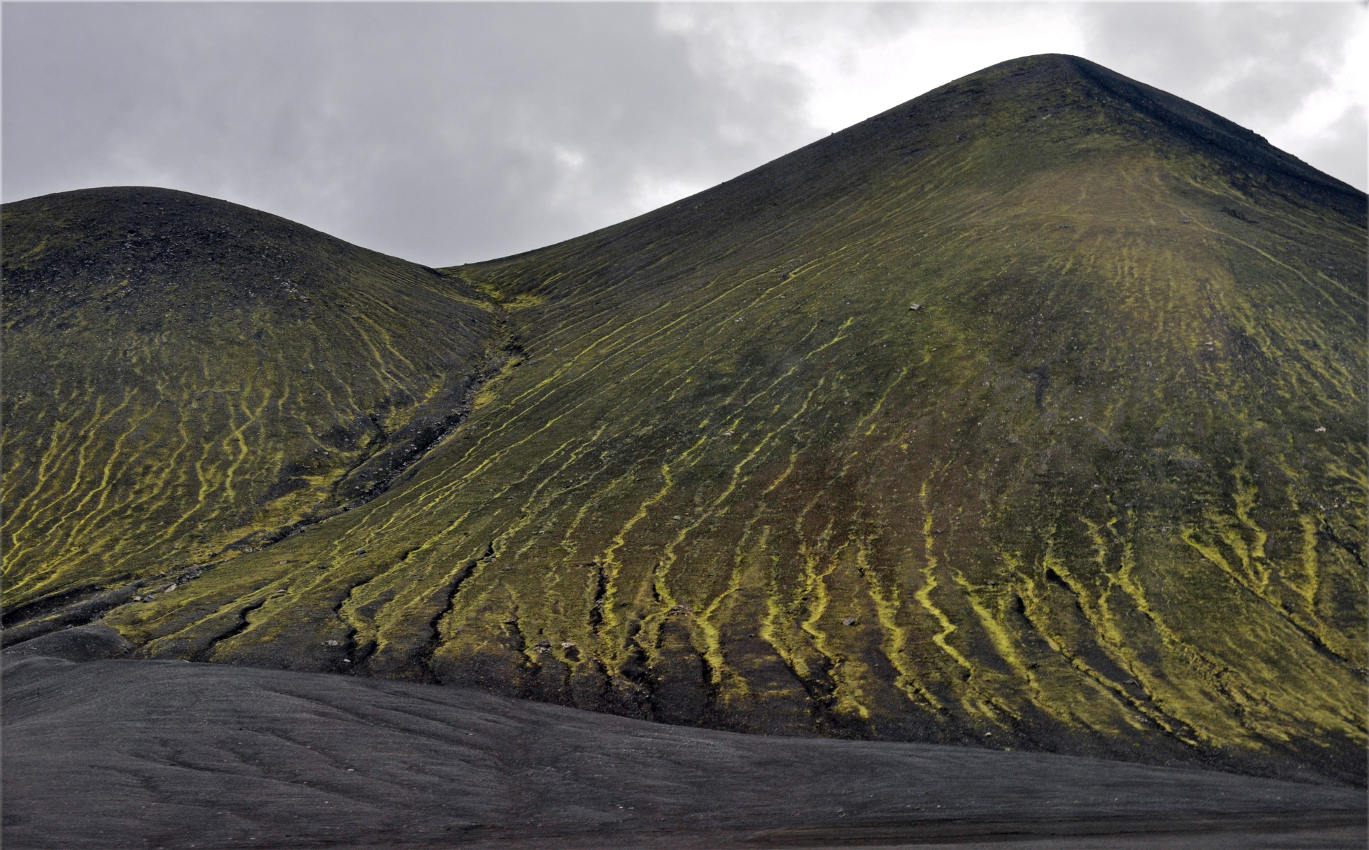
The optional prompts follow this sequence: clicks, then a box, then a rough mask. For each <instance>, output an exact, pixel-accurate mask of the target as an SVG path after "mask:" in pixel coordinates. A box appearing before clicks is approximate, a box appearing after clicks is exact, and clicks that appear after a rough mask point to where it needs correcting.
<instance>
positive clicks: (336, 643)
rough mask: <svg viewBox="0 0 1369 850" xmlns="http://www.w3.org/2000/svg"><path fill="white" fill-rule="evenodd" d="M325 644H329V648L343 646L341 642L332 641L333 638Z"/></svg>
mask: <svg viewBox="0 0 1369 850" xmlns="http://www.w3.org/2000/svg"><path fill="white" fill-rule="evenodd" d="M324 643H325V644H327V645H328V646H341V645H342V644H341V642H340V641H336V640H332V639H331V638H330V639H328V640H325V641H324Z"/></svg>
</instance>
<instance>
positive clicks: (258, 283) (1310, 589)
mask: <svg viewBox="0 0 1369 850" xmlns="http://www.w3.org/2000/svg"><path fill="white" fill-rule="evenodd" d="M4 237H5V254H4V275H5V284H4V285H5V300H6V317H5V322H6V351H5V372H6V382H5V390H4V402H5V415H6V422H7V425H6V430H5V435H4V440H5V442H4V463H5V467H4V470H5V487H6V489H5V491H4V499H5V520H4V521H5V526H4V534H5V537H4V543H5V548H6V563H5V569H6V584H7V588H6V603H5V604H6V624H7V626H9V627H10V628H8V629H7V640H10V641H15V640H19V639H21V638H24V637H29V636H32V635H37V634H41V633H43V632H47V631H51V630H52V629H54V628H57V627H60V626H63V625H68V624H71V623H77V622H86V621H89V620H92V619H97V618H98V619H100V620H101V621H102V622H103V623H104V624H106V625H108V626H112V627H113V628H115V629H117V630H118V631H119V632H120V633H121V634H122V635H123V637H124V638H125V639H127V640H129V641H132V643H133V644H135V645H136V646H137V647H138V653H139V654H141V655H143V656H148V657H154V658H185V659H192V660H207V661H218V662H225V663H231V664H241V665H248V666H264V667H280V668H289V669H295V670H311V671H334V672H348V673H356V674H361V675H367V676H374V677H386V678H399V679H410V680H415V681H421V682H438V683H445V684H466V685H478V686H481V687H484V688H487V689H493V690H496V691H500V692H502V693H505V694H509V695H516V696H524V697H532V698H535V699H540V700H545V701H553V702H561V703H565V704H569V705H574V706H579V707H583V708H591V709H596V710H601V711H609V712H614V713H619V714H627V715H631V716H635V717H640V718H646V719H654V720H664V721H669V722H674V723H685V724H697V725H707V726H715V727H721V728H726V729H732V730H741V731H763V732H770V733H797V734H811V733H814V732H816V733H818V734H823V735H835V736H851V737H867V738H878V739H894V740H914V741H935V742H947V743H973V744H976V745H980V746H984V745H988V746H993V747H1011V748H1026V749H1041V750H1052V751H1058V752H1066V753H1076V754H1089V755H1102V756H1110V757H1119V758H1126V759H1133V760H1149V761H1174V762H1187V763H1203V764H1212V765H1216V766H1220V767H1222V768H1225V769H1235V770H1243V771H1251V772H1257V773H1267V774H1272V775H1279V776H1305V775H1308V774H1309V773H1310V774H1315V775H1319V776H1323V777H1329V778H1332V779H1335V780H1339V781H1353V782H1359V783H1362V782H1363V781H1364V771H1365V767H1364V759H1363V752H1364V747H1365V744H1366V708H1365V706H1366V698H1369V686H1367V685H1366V668H1367V667H1369V658H1367V657H1366V654H1367V653H1366V637H1367V636H1366V617H1367V616H1369V611H1367V610H1366V576H1365V566H1364V562H1363V550H1362V546H1363V542H1364V529H1365V525H1366V499H1365V494H1366V454H1367V453H1369V451H1367V449H1366V444H1365V433H1364V409H1365V401H1366V392H1365V372H1366V370H1365V366H1366V363H1369V352H1366V329H1367V328H1369V320H1367V318H1366V297H1365V285H1364V284H1365V279H1364V269H1365V266H1366V249H1365V245H1366V198H1365V196H1364V195H1363V194H1362V193H1360V192H1358V191H1356V190H1354V189H1351V188H1350V187H1348V186H1345V185H1344V184H1341V183H1339V182H1338V181H1335V180H1334V179H1332V178H1330V177H1327V176H1326V175H1323V174H1320V173H1319V172H1317V171H1315V170H1314V169H1311V168H1310V167H1308V166H1307V165H1305V164H1303V163H1301V162H1299V161H1298V160H1296V159H1294V158H1293V157H1291V156H1289V155H1287V154H1285V153H1283V152H1281V151H1278V150H1276V149H1274V148H1273V147H1271V146H1270V145H1268V143H1267V142H1265V141H1264V140H1263V139H1261V138H1260V137H1258V136H1256V135H1255V134H1253V133H1250V132H1249V131H1247V130H1244V129H1242V128H1240V127H1237V126H1236V125H1234V124H1231V123H1230V122H1228V121H1225V120H1224V119H1222V118H1220V117H1218V116H1216V115H1213V114H1211V113H1208V112H1206V111H1204V110H1202V109H1200V108H1199V107H1196V106H1194V105H1193V104H1189V103H1187V102H1184V101H1181V100H1179V99H1178V98H1175V97H1173V96H1171V95H1168V94H1166V93H1164V92H1160V91H1158V90H1156V89H1153V88H1150V87H1147V86H1144V85H1142V84H1140V83H1137V82H1134V81H1131V80H1128V79H1126V78H1123V77H1121V76H1119V75H1117V74H1114V73H1112V72H1110V71H1108V70H1106V69H1104V68H1101V67H1099V66H1097V65H1094V64H1092V63H1090V62H1087V61H1085V60H1082V59H1078V58H1074V57H1067V56H1055V55H1048V56H1037V57H1028V58H1025V59H1020V60H1015V61H1012V62H1007V63H1003V64H1001V65H996V66H994V67H992V68H989V69H986V70H985V71H981V72H979V73H977V74H973V75H971V76H969V77H965V78H963V79H960V80H957V81H955V82H953V83H950V84H948V85H946V86H944V87H942V88H940V89H937V90H935V91H933V92H930V93H928V94H926V95H924V96H922V97H919V98H917V99H915V100H913V101H910V102H909V103H906V104H904V105H902V106H900V107H897V108H895V109H893V110H890V111H889V112H886V113H884V114H882V115H879V116H876V117H875V118H872V119H870V120H868V121H866V122H864V123H862V124H859V125H857V126H855V127H853V128H850V129H849V130H846V131H844V132H842V133H839V134H835V135H833V136H831V137H829V138H827V139H824V140H821V141H819V142H817V143H815V144H813V145H810V146H808V147H806V148H803V149H801V150H799V151H796V152H795V153H792V154H790V155H788V156H786V157H783V158H781V159H778V160H776V161H774V162H772V163H770V164H768V165H766V166H763V167H762V168H759V169H757V170H755V171H753V172H750V173H748V174H745V175H742V176H740V177H738V178H736V179H734V180H731V181H728V182H727V183H724V184H722V185H720V186H717V187H715V188H713V189H710V190H708V191H706V192H703V193H701V194H699V195H696V196H694V197H692V198H688V199H685V200H683V201H680V202H678V203H675V204H672V205H670V206H667V207H664V208H662V209H660V210H657V211H655V212H652V213H649V214H647V215H644V216H641V217H639V218H636V219H633V220H631V221H628V222H625V223H623V224H620V225H617V226H614V227H610V228H607V229H604V230H601V231H598V232H595V233H591V234H588V235H586V236H583V237H580V238H578V239H573V240H570V241H568V242H564V243H561V244H558V245H554V246H550V247H548V248H545V249H541V250H538V251H533V252H529V253H526V254H522V255H518V256H515V257H509V258H505V259H502V260H497V261H492V262H488V263H480V264H475V265H469V266H462V267H455V268H449V269H442V270H437V271H434V270H430V269H425V268H422V267H418V266H413V265H411V264H407V263H403V262H402V261H399V260H395V259H392V258H388V257H381V256H379V255H376V254H372V253H370V252H366V251H363V250H361V249H358V248H355V247H353V246H349V245H345V244H344V243H341V242H337V241H336V240H332V239H330V238H329V237H326V236H323V235H321V234H317V233H314V232H312V231H308V230H305V229H304V228H300V227H298V226H296V225H292V224H289V223H288V222H283V221H281V220H279V219H274V218H271V217H267V216H264V215H262V214H259V213H253V212H251V211H247V210H243V209H241V208H237V207H232V206H231V205H226V204H223V203H221V202H215V201H211V200H208V199H200V198H194V197H192V196H186V195H183V194H176V193H165V192H160V191H156V190H96V191H92V192H77V193H68V194H64V195H56V196H48V197H46V198H40V199H34V200H31V201H24V202H20V203H17V204H10V205H6V206H5V208H4ZM125 279H127V281H128V282H127V283H124V280H125ZM287 282H290V283H292V284H293V285H294V286H295V288H297V289H298V290H299V295H297V294H296V293H294V292H292V291H291V290H290V288H289V287H287V286H286V283H287ZM124 292H128V293H129V294H127V295H123V294H122V293H124ZM301 300H303V301H304V302H305V303H300V301H301ZM258 335H260V336H258ZM311 366H312V367H314V368H313V369H310V368H309V367H311ZM320 372H322V374H319V373H320ZM201 399H203V401H200V400H201ZM197 402H198V406H196V403H197ZM406 429H407V430H406ZM82 553H85V555H84V556H83V554H82Z"/></svg>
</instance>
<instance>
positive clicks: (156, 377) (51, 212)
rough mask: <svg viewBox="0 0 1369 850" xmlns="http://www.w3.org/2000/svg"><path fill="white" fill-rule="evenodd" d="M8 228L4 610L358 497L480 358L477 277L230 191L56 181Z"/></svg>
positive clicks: (423, 438)
mask: <svg viewBox="0 0 1369 850" xmlns="http://www.w3.org/2000/svg"><path fill="white" fill-rule="evenodd" d="M4 236H5V259H4V298H5V373H6V374H5V395H4V402H5V410H4V413H5V423H6V428H5V434H4V443H3V452H4V464H5V467H4V491H3V498H4V505H5V511H4V513H5V516H4V527H3V529H4V530H3V534H4V538H3V542H4V549H5V585H6V587H5V597H6V607H7V608H8V609H9V610H10V611H12V612H16V611H17V612H18V613H22V612H23V611H24V610H25V609H24V607H23V606H25V605H26V604H31V603H36V606H35V607H36V609H37V610H41V609H42V608H43V606H44V600H49V599H54V598H55V599H62V598H64V597H66V596H70V595H71V593H72V591H76V592H77V593H78V594H79V593H89V592H94V591H97V590H99V589H100V588H102V587H104V586H107V585H109V584H111V583H125V582H128V581H129V580H132V579H149V578H151V577H153V576H159V575H160V576H171V578H170V581H175V578H174V576H175V575H176V574H177V573H179V572H183V571H186V570H188V569H190V570H193V569H194V568H196V567H198V566H201V565H204V564H207V563H210V562H213V561H217V560H220V559H223V558H226V557H230V556H232V555H234V554H236V553H238V552H242V551H251V550H253V549H256V548H259V547H261V546H263V545H266V544H268V543H270V542H272V541H273V540H275V539H277V538H279V537H280V536H282V535H284V534H285V533H287V532H288V531H290V530H292V529H294V528H295V527H297V526H300V525H302V524H307V523H310V522H315V521H317V520H319V519H321V518H322V517H325V516H327V515H329V514H331V513H334V512H336V511H337V510H338V509H339V508H341V507H343V506H348V505H351V504H355V503H357V502H360V501H363V500H364V499H365V498H367V497H368V496H369V495H370V493H371V492H372V491H374V490H375V489H377V488H380V487H383V486H384V485H385V484H386V482H387V481H388V480H389V478H390V477H391V476H392V475H393V472H394V471H395V470H396V469H398V468H402V467H403V466H404V465H406V464H407V463H408V462H409V461H410V460H411V459H412V458H413V457H414V456H416V455H417V454H419V453H421V451H422V450H423V449H424V448H426V445H427V444H429V443H431V442H432V441H433V440H434V439H436V437H437V436H438V435H439V434H440V433H442V432H443V431H445V430H446V429H449V428H450V427H451V426H452V425H454V424H455V422H456V418H457V415H458V413H459V411H460V410H461V409H462V404H463V398H464V396H465V395H466V394H467V393H468V392H469V390H470V386H471V384H472V381H473V380H474V379H475V377H476V376H477V374H478V373H479V372H480V371H481V370H482V369H484V368H486V366H485V362H486V361H487V360H488V359H489V357H490V355H489V353H487V351H486V346H487V343H486V340H487V339H488V338H489V337H490V328H491V324H492V312H491V310H492V306H491V305H489V304H488V302H486V301H485V300H484V299H483V298H481V297H480V296H479V295H478V293H476V292H475V291H474V290H472V289H471V288H470V287H461V286H459V285H456V284H455V282H454V281H452V280H451V279H449V278H444V277H442V276H440V275H438V274H437V273H435V272H433V271H431V270H427V269H423V268H422V267H419V266H414V265H412V264H409V263H405V262H403V261H400V260H396V259H393V258H390V257H384V256H381V255H378V254H374V253H371V252H368V251H363V250H361V249H359V248H356V247H354V246H351V245H348V244H346V243H344V242H341V241H339V240H336V239H333V238H332V237H328V236H325V235H323V234H321V233H316V232H314V231H311V230H308V229H307V228H304V227H300V226H299V225H295V224H292V223H290V222H286V221H284V220H281V219H278V218H275V217H274V216H268V215H265V214H263V213H258V212H254V211H251V210H247V209H244V208H241V207H234V206H233V205H231V204H226V203H223V202H221V201H211V200H209V199H206V198H198V197H195V196H193V195H187V194H184V193H178V192H168V191H163V190H151V189H138V190H131V189H129V190H118V189H112V190H95V191H86V192H73V193H64V194H59V195H50V196H47V197H43V198H35V199H33V200H29V201H23V202H19V203H15V204H8V205H6V206H5V211H4ZM148 589H149V590H151V589H152V588H151V587H149V588H148ZM28 610H35V608H34V607H31V608H30V609H28Z"/></svg>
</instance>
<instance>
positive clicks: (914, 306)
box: [908, 304, 922, 313]
mask: <svg viewBox="0 0 1369 850" xmlns="http://www.w3.org/2000/svg"><path fill="white" fill-rule="evenodd" d="M908 309H909V310H912V311H913V312H914V313H916V312H917V311H918V310H921V309H922V305H921V304H910V305H908Z"/></svg>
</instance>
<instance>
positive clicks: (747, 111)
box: [0, 2, 1369, 265]
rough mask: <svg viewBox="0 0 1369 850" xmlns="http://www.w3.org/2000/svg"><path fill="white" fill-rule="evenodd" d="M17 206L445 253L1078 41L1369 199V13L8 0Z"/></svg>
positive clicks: (1229, 7) (661, 187)
mask: <svg viewBox="0 0 1369 850" xmlns="http://www.w3.org/2000/svg"><path fill="white" fill-rule="evenodd" d="M0 14H3V21H2V24H3V140H2V141H3V196H4V200H6V201H11V200H18V199H20V198H26V197H31V196H34V195H40V194H46V193H48V192H56V191H62V190H66V189H76V188H84V187H90V186H107V185H153V186H166V187H171V188H178V189H185V190H188V191H192V192H199V193H201V194H205V195H212V196H215V197H219V198H225V199H227V200H231V201H236V202H238V203H241V204H246V205H248V206H252V207H256V208H258V209H264V210H268V211H270V212H273V213H277V214H279V215H283V216H286V217H287V218H291V219H294V220H296V221H298V222H301V223H303V224H307V225H309V226H310V227H314V228H317V229H319V230H323V231H325V232H328V233H332V234H334V235H336V236H340V237H342V238H344V239H347V240H349V241H352V242H355V243H357V244H360V245H364V246H366V247H368V248H374V249H376V250H380V251H384V252H386V253H390V254H396V255H398V256H401V257H405V258H407V259H411V260H416V261H418V262H422V263H427V264H429V265H451V264H455V263H459V262H467V261H472V260H479V259H489V258H493V257H497V256H502V255H505V254H509V253H513V252H516V251H521V250H526V249H530V248H536V247H541V246H543V245H546V244H550V243H552V242H556V241H559V240H561V239H565V238H569V237H571V236H575V235H578V234H580V233H584V232H587V231H589V230H593V229H595V228H598V227H602V226H604V225H608V224H612V223H614V222H616V221H620V220H623V219H625V218H628V217H631V216H633V215H635V214H637V213H640V212H644V211H646V210H648V209H652V208H655V207H657V206H660V205H661V204H664V203H666V202H669V201H671V200H674V199H676V198H679V197H683V196H685V195H688V194H691V193H693V192H696V191H699V190H701V189H704V188H707V187H709V186H712V185H714V184H716V183H719V182H721V181H723V180H726V179H729V178H731V177H734V176H736V175H737V174H740V173H742V172H744V171H747V170H749V169H751V168H754V167H755V166H758V165H760V164H762V163H764V162H766V161H768V160H771V159H774V158H775V157H777V156H779V155H781V154H784V153H786V152H788V151H790V150H793V149H795V148H797V147H800V146H802V145H804V144H807V143H808V142H811V141H813V140H814V139H817V138H820V137H822V136H825V135H827V134H828V133H829V132H832V131H835V130H840V129H842V128H843V127H846V126H849V125H851V124H853V123H856V122H857V121H860V120H862V119H864V118H867V117H869V116H871V115H874V114H875V113H877V112H880V111H883V110H885V109H888V108H889V107H892V106H895V105H897V104H899V103H901V102H903V101H905V100H908V99H910V98H912V97H915V96H917V95H919V94H921V93H923V92H925V91H928V90H929V89H932V88H935V87H936V86H938V85H941V84H942V83H945V82H948V81H950V80H952V79H954V78H956V77H959V76H962V75H964V74H968V73H971V72H973V71H976V70H978V69H980V68H983V67H985V66H987V65H991V64H993V63H995V62H999V61H1002V60H1005V59H1011V58H1014V57H1017V56H1022V55H1027V54H1032V53H1047V52H1062V53H1073V54H1076V55H1080V56H1084V57H1087V58H1089V59H1092V60H1094V61H1096V62H1099V63H1101V64H1103V65H1106V66H1108V67H1110V68H1112V69H1114V70H1116V71H1119V72H1121V73H1123V74H1126V75H1128V76H1131V77H1134V78H1136V79H1138V80H1141V81H1142V82H1146V83H1150V84H1151V85H1154V86H1158V87H1159V88H1162V89H1165V90H1167V91H1170V92H1173V93H1175V94H1177V95H1180V96H1181V97H1184V98H1187V99H1189V100H1192V101H1194V102H1196V103H1198V104H1200V105H1202V106H1205V107H1207V108H1209V109H1212V110H1215V111H1216V112H1219V113H1221V114H1222V115H1225V116H1226V117H1228V118H1231V119H1232V120H1234V121H1236V122H1237V123H1239V124H1242V125H1244V126H1246V127H1249V128H1251V129H1253V130H1255V131H1256V132H1258V133H1260V134H1261V135H1263V136H1265V137H1266V138H1268V139H1269V140H1270V141H1271V142H1273V143H1274V144H1275V145H1278V146H1279V147H1281V148H1283V149H1285V150H1287V151H1289V152H1291V153H1293V154H1294V155H1296V156H1298V157H1300V158H1302V159H1303V160H1306V161H1307V162H1309V163H1311V164H1312V165H1314V166H1316V167H1318V168H1320V169H1322V170H1323V171H1326V172H1328V173H1330V174H1333V175H1335V176H1336V177H1339V178H1340V179H1342V180H1345V181H1346V182H1348V183H1351V184H1352V185H1355V186H1357V187H1359V188H1361V189H1363V188H1365V185H1366V130H1365V104H1366V100H1369V93H1367V91H1366V85H1367V82H1366V81H1369V29H1367V28H1366V7H1365V6H1364V5H1363V4H1358V3H1328V4H1304V3H1282V4H1268V5H1256V4H1245V3H1243V4H1221V5H1218V4H1208V3H1199V4H1186V3H1185V4H1181V3H1167V4H1153V5H1152V4H1146V5H1140V4H1123V3H1106V4H1103V3H1093V4H1084V5H1070V4H1058V3H1057V4H1046V5H1032V4H1021V3H998V4H990V5H968V4H961V3H957V4H949V5H940V4H921V3H914V4H884V5H874V6H866V5H857V4H837V5H818V4H800V5H789V4H784V5H781V4H761V5H751V4H747V5H722V4H708V5H675V4H668V5H638V4H626V3H612V4H592V5H572V4H560V3H557V4H548V5H540V4H536V5H534V4H498V3H418V4H398V3H378V4H361V3H347V4H336V3H305V4H266V3H242V4H236V3H229V4H172V3H165V4H138V5H132V4H127V5H126V4H113V3H108V4H106V3H87V4H71V5H67V4H57V3H32V4H26V3H10V2H7V3H5V4H4V6H3V10H2V12H0Z"/></svg>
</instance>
